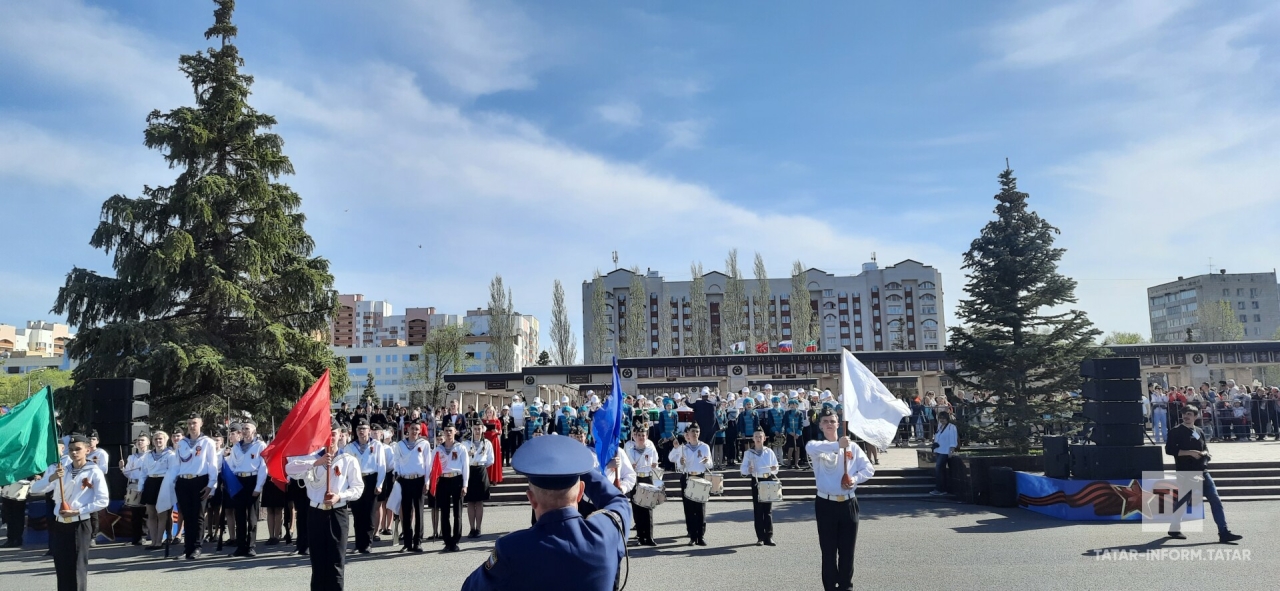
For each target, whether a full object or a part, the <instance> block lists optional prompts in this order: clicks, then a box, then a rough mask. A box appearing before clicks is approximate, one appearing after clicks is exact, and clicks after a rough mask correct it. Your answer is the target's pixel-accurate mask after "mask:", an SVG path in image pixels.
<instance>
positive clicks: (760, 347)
mask: <svg viewBox="0 0 1280 591" xmlns="http://www.w3.org/2000/svg"><path fill="white" fill-rule="evenodd" d="M768 352H769V342H768V341H765V342H763V343H756V353H768Z"/></svg>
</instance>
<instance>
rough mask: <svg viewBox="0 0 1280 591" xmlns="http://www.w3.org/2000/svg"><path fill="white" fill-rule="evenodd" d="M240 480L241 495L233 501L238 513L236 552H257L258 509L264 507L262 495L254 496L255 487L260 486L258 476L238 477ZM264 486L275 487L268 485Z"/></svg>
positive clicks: (232, 503)
mask: <svg viewBox="0 0 1280 591" xmlns="http://www.w3.org/2000/svg"><path fill="white" fill-rule="evenodd" d="M236 478H237V479H239V480H240V487H241V488H240V494H238V495H236V496H235V497H234V498H233V499H232V500H231V505H232V506H233V507H235V511H236V550H237V551H238V552H248V551H250V550H255V548H254V547H253V546H254V544H255V543H256V542H257V541H258V507H260V506H262V495H258V496H256V497H255V496H253V487H255V486H257V485H258V477H257V476H237V477H236ZM263 486H275V485H274V484H271V483H267V484H264V485H263Z"/></svg>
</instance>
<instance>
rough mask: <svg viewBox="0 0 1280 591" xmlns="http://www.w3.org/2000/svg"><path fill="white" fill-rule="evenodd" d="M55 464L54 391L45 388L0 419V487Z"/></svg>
mask: <svg viewBox="0 0 1280 591" xmlns="http://www.w3.org/2000/svg"><path fill="white" fill-rule="evenodd" d="M56 463H58V434H57V427H56V425H55V423H54V420H53V391H52V390H50V389H49V386H45V387H43V388H41V389H40V391H39V392H36V394H35V396H32V397H30V398H28V399H26V400H24V401H22V403H20V404H18V405H17V406H15V407H13V410H11V411H9V414H7V415H4V416H2V417H0V486H6V485H9V484H12V483H14V482H17V481H19V480H22V479H23V478H26V477H28V476H31V475H32V474H39V473H42V472H44V471H45V470H46V469H48V468H49V466H51V465H53V464H56Z"/></svg>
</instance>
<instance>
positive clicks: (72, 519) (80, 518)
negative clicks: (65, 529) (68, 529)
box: [58, 514, 89, 523]
mask: <svg viewBox="0 0 1280 591" xmlns="http://www.w3.org/2000/svg"><path fill="white" fill-rule="evenodd" d="M86 519H89V516H88V515H84V514H80V515H76V516H75V517H63V516H61V515H59V516H58V523H79V522H81V521H84V520H86Z"/></svg>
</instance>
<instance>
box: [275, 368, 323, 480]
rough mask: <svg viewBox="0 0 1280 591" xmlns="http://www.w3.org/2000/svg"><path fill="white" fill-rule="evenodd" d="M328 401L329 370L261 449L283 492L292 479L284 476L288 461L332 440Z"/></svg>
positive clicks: (313, 450) (313, 385)
mask: <svg viewBox="0 0 1280 591" xmlns="http://www.w3.org/2000/svg"><path fill="white" fill-rule="evenodd" d="M329 401H330V398H329V370H327V369H326V370H324V374H323V375H321V376H320V379H319V380H316V383H314V384H312V385H311V388H310V389H308V390H307V393H306V394H303V395H302V398H301V399H300V400H298V404H296V405H294V407H293V410H291V411H289V416H287V417H285V418H284V422H283V423H281V424H280V430H279V431H276V438H275V439H272V440H271V443H269V444H267V447H266V449H264V450H262V461H264V462H266V464H267V474H269V475H271V481H272V482H274V483H276V484H277V485H278V486H279V487H280V489H281V490H287V485H288V483H289V477H288V476H286V475H285V473H284V464H285V462H286V461H287V459H288V458H290V457H293V456H305V455H308V454H312V453H315V451H316V450H317V449H320V448H322V447H324V445H325V443H326V442H327V441H329V437H330V430H329V425H330V424H331V423H330V421H329V404H330V402H329Z"/></svg>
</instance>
